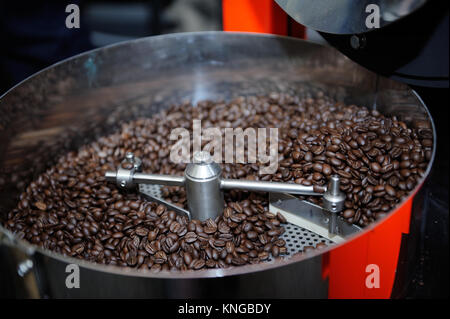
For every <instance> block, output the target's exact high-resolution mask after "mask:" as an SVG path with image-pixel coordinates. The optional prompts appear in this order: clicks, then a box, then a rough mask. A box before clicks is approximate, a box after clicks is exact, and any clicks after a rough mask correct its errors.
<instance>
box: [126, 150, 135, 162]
mask: <svg viewBox="0 0 450 319" xmlns="http://www.w3.org/2000/svg"><path fill="white" fill-rule="evenodd" d="M125 158H126V160H127V161H128V162H129V163H134V154H133V153H131V152H128V153H127V154H126V155H125Z"/></svg>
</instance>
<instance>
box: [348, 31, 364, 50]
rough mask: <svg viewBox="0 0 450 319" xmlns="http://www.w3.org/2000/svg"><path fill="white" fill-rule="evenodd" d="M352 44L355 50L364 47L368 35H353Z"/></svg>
mask: <svg viewBox="0 0 450 319" xmlns="http://www.w3.org/2000/svg"><path fill="white" fill-rule="evenodd" d="M350 46H351V47H352V48H353V49H355V50H358V49H362V48H364V47H365V46H366V37H365V36H364V35H362V36H357V35H355V34H354V35H352V36H351V37H350Z"/></svg>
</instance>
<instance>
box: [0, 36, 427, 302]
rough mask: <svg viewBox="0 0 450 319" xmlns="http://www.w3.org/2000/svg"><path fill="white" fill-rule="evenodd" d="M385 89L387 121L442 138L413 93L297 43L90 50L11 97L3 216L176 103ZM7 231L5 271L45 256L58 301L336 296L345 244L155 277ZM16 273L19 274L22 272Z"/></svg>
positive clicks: (363, 95) (190, 41)
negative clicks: (28, 193)
mask: <svg viewBox="0 0 450 319" xmlns="http://www.w3.org/2000/svg"><path fill="white" fill-rule="evenodd" d="M130 57H131V58H130ZM376 87H378V90H377V95H376V98H377V100H376V102H377V104H376V105H377V109H378V110H379V111H380V112H382V113H384V114H387V115H396V116H398V117H399V118H400V119H402V120H404V121H405V122H406V123H408V124H410V125H413V124H414V122H415V121H425V122H427V123H429V125H430V127H431V129H432V131H433V134H434V126H433V123H432V119H431V117H430V115H429V113H428V111H427V109H426V107H425V106H424V105H423V103H422V102H421V101H420V99H419V98H418V97H417V96H416V95H415V94H414V92H413V91H411V90H410V89H409V88H408V87H407V86H405V85H402V84H400V83H397V82H394V81H391V80H388V79H385V78H382V77H381V78H380V79H379V81H378V86H377V81H376V76H375V74H373V73H371V72H369V71H367V70H365V69H363V68H361V67H359V66H358V65H356V64H354V63H353V62H351V61H350V60H348V59H347V58H345V57H344V56H342V55H341V54H339V53H338V52H337V51H336V50H334V49H331V48H326V47H322V46H319V45H315V44H312V43H308V42H305V41H301V40H297V39H290V38H285V37H278V36H272V35H260V34H243V33H228V32H227V33H221V32H207V33H193V34H172V35H165V36H160V37H151V38H146V39H140V40H136V41H131V42H125V43H121V44H118V45H114V46H110V47H106V48H102V49H99V50H94V51H91V52H87V53H85V54H82V55H79V56H76V57H74V58H72V59H69V60H66V61H63V62H61V63H59V64H57V65H55V66H52V67H51V68H48V69H46V70H44V71H42V72H40V73H38V74H36V75H34V76H33V77H31V78H29V79H27V80H26V81H24V82H23V83H21V84H19V85H18V86H16V87H15V88H13V89H12V90H10V91H9V92H8V93H7V94H5V95H4V96H2V97H1V99H0V111H1V112H0V114H2V115H1V117H0V154H1V155H0V190H1V192H0V212H1V214H0V216H1V215H3V216H5V215H6V214H7V213H8V212H9V211H10V210H11V208H13V207H14V206H15V205H16V204H17V195H18V194H19V193H20V191H21V185H20V183H22V187H23V185H27V184H28V183H30V182H31V181H32V180H33V179H34V178H36V176H37V175H38V174H40V173H42V172H44V171H45V169H46V168H47V167H48V166H49V165H52V164H53V163H54V161H56V160H57V159H58V158H59V157H60V156H61V155H62V154H65V153H67V150H68V149H72V150H76V149H77V148H78V147H80V146H81V145H83V144H86V143H88V142H90V141H93V140H95V139H97V138H98V137H99V136H102V135H106V134H109V133H111V132H113V131H115V130H117V128H118V127H119V125H120V123H122V122H123V121H128V120H132V119H136V118H138V117H142V116H151V115H152V114H154V113H155V112H157V111H159V110H162V109H165V108H167V107H169V106H170V105H171V104H172V103H180V102H181V101H184V100H186V99H189V100H191V101H192V102H194V103H195V102H197V101H199V100H202V99H208V98H209V99H215V100H216V99H221V98H222V99H231V98H233V97H237V96H242V95H257V94H267V93H268V92H276V93H289V94H295V95H298V96H316V94H318V93H319V92H322V93H325V94H326V95H327V96H329V97H331V98H333V99H335V100H339V101H343V102H344V103H355V104H358V105H366V106H372V105H373V104H374V101H375V92H376ZM433 154H434V153H433ZM118 156H119V157H125V153H123V154H119V155H118ZM433 156H434V155H433ZM36 159H39V161H36ZM52 161H53V162H52ZM431 163H432V161H431ZM431 163H430V165H429V166H428V168H427V171H426V174H425V175H424V178H425V177H426V176H427V175H428V173H429V170H430V167H431ZM144 169H145V167H144ZM17 181H20V183H19V185H17ZM419 187H420V185H418V186H417V187H416V188H415V189H414V190H413V191H412V192H411V195H410V196H412V194H413V193H414V192H416V191H417V190H418V189H419ZM275 195H276V194H275ZM278 195H280V194H278ZM409 198H410V197H408V198H405V200H404V201H406V200H409ZM404 201H403V202H402V203H399V205H402V204H403V203H404ZM391 216H392V215H388V216H387V217H386V218H385V219H383V220H381V221H378V222H377V223H375V224H373V225H370V226H369V227H367V228H366V229H364V230H363V231H362V232H360V234H364V233H366V232H369V231H371V230H373V229H375V228H376V227H377V226H378V225H379V224H380V223H383V221H384V220H386V219H388V218H390V217H391ZM0 233H2V234H5V235H7V236H10V237H12V238H15V243H14V245H13V246H4V245H0V246H1V247H0V250H1V258H2V259H1V260H2V261H4V260H6V261H11V260H13V259H12V258H11V256H10V255H11V254H12V253H13V252H14V251H16V250H17V245H19V244H20V245H23V246H24V247H30V248H32V249H34V250H35V251H36V252H35V257H36V262H35V263H34V264H35V269H36V270H38V271H39V272H38V278H40V279H42V280H40V281H39V280H38V282H39V283H40V287H41V288H42V290H43V291H44V293H45V295H47V296H51V297H142V298H148V297H154V298H156V297H159V298H164V297H180V298H186V297H189V298H193V297H202V296H203V297H234V298H238V297H248V298H251V297H253V298H257V297H279V298H299V297H310V298H318V297H326V296H327V284H328V283H327V281H326V280H323V279H322V273H321V262H322V254H323V253H324V252H327V251H329V250H331V249H339V247H340V246H341V245H345V242H344V243H340V244H337V245H334V246H332V247H330V248H328V249H324V250H317V251H314V252H312V253H311V254H307V255H296V256H292V257H290V258H287V259H282V260H275V261H274V262H273V263H262V264H255V265H246V266H242V267H232V268H228V269H212V270H207V269H205V270H199V271H196V272H184V273H177V272H160V273H151V272H142V271H138V270H135V269H123V268H118V267H114V266H105V265H97V264H93V263H91V262H87V261H84V260H78V259H74V258H71V257H65V256H62V255H60V254H57V253H54V252H51V251H49V250H46V249H43V248H41V247H37V246H34V245H31V244H30V243H28V242H26V241H24V240H21V239H19V238H16V236H15V235H14V234H12V233H11V232H10V231H8V230H7V229H5V228H4V227H3V226H0ZM357 236H358V234H355V235H351V236H349V237H348V238H347V239H346V240H347V241H351V240H353V239H354V238H355V237H357ZM69 263H75V264H78V265H80V271H81V272H80V275H81V282H80V285H81V287H80V289H67V288H66V286H65V284H64V282H65V278H66V276H67V273H66V272H65V267H66V266H67V264H69ZM17 265H18V263H17V264H14V265H13V267H11V268H12V269H11V274H12V273H14V274H16V269H17ZM7 274H9V273H7ZM0 275H1V274H0ZM17 277H18V275H17ZM43 283H46V284H43Z"/></svg>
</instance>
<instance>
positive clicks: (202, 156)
mask: <svg viewBox="0 0 450 319" xmlns="http://www.w3.org/2000/svg"><path fill="white" fill-rule="evenodd" d="M211 162H212V157H211V154H210V153H209V152H204V151H201V152H197V153H195V154H194V163H200V164H210V163H211Z"/></svg>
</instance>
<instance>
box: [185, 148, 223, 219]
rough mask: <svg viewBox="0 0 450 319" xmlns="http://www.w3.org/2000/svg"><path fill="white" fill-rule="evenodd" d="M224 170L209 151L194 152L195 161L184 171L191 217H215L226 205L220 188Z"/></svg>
mask: <svg viewBox="0 0 450 319" xmlns="http://www.w3.org/2000/svg"><path fill="white" fill-rule="evenodd" d="M221 173H222V170H221V168H220V166H219V165H218V164H217V163H214V162H213V161H212V159H211V156H210V154H209V153H206V152H198V153H196V154H194V163H191V164H189V165H188V166H187V167H186V170H185V172H184V176H185V187H186V196H187V202H188V208H189V212H190V213H191V218H193V219H199V220H206V219H208V218H211V219H215V218H216V217H217V216H219V215H220V214H221V213H222V211H223V207H224V200H223V193H222V192H221V190H220V176H221Z"/></svg>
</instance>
